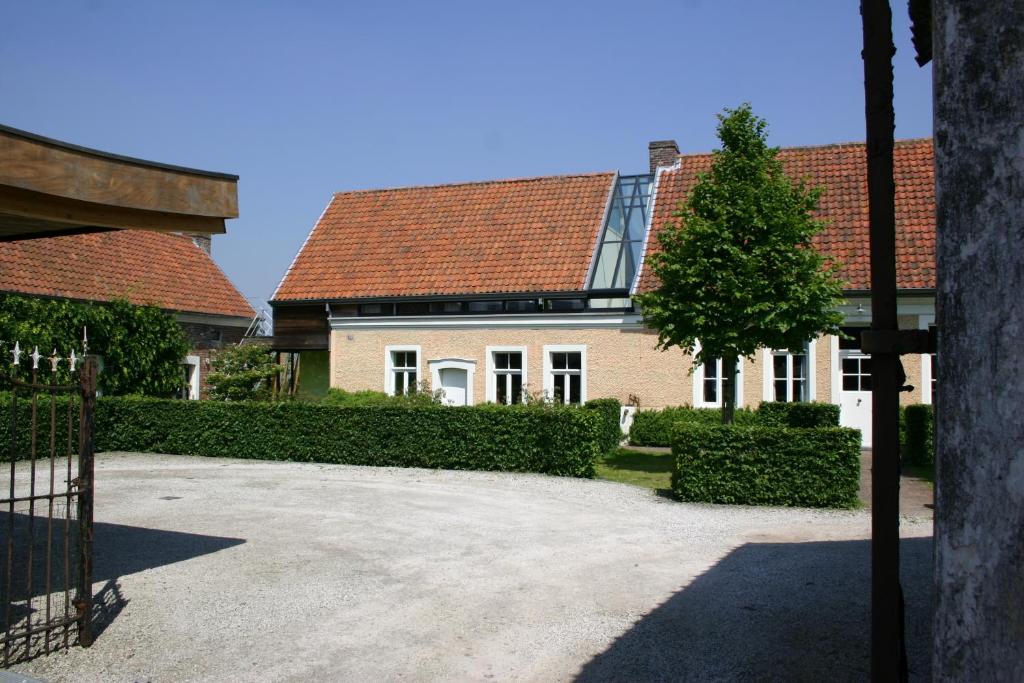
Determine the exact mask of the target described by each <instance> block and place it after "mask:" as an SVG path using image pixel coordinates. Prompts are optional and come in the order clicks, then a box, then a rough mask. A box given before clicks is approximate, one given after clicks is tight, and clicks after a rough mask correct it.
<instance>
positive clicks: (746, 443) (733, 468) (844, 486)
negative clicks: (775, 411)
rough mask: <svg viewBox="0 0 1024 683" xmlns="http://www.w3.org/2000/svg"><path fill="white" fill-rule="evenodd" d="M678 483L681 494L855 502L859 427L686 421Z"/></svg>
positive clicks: (704, 498)
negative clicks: (783, 425)
mask: <svg viewBox="0 0 1024 683" xmlns="http://www.w3.org/2000/svg"><path fill="white" fill-rule="evenodd" d="M672 456H673V458H674V460H675V467H674V470H673V472H672V490H673V492H675V494H676V496H678V497H679V499H680V500H685V501H693V502H702V503H733V504H742V505H787V506H804V507H837V508H846V507H853V506H855V505H856V504H857V492H858V488H859V483H860V432H859V431H857V430H856V429H847V428H845V427H828V428H823V427H818V428H814V429H795V428H790V427H770V426H725V425H718V426H709V425H696V424H685V423H684V424H679V425H677V426H676V428H675V431H674V435H673V441H672Z"/></svg>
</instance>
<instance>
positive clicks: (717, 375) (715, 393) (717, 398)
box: [697, 358, 740, 407]
mask: <svg viewBox="0 0 1024 683" xmlns="http://www.w3.org/2000/svg"><path fill="white" fill-rule="evenodd" d="M698 372H699V375H698V379H699V381H700V387H699V388H700V394H699V395H698V397H697V398H698V399H699V403H700V404H701V405H702V406H705V407H712V406H716V407H721V405H722V404H723V403H724V402H725V393H726V388H727V387H728V386H729V383H730V382H735V379H736V373H737V372H739V361H736V372H733V373H731V374H730V373H727V372H725V368H724V365H723V363H722V359H721V358H712V359H710V360H708V361H707V362H706V363H704V365H702V366H701V367H700V368H699V369H698ZM739 403H740V396H739V392H738V391H737V393H736V404H737V405H739Z"/></svg>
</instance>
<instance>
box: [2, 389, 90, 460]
mask: <svg viewBox="0 0 1024 683" xmlns="http://www.w3.org/2000/svg"><path fill="white" fill-rule="evenodd" d="M51 400H52V401H55V402H56V406H55V408H56V418H57V420H56V422H57V429H56V433H55V434H54V436H55V446H56V452H57V455H58V456H63V455H66V453H67V451H68V450H70V451H71V452H73V453H78V421H79V402H78V401H77V400H75V401H74V403H73V404H72V405H71V442H70V446H69V444H68V403H69V402H71V400H72V399H71V397H70V396H68V395H66V394H58V395H57V396H55V397H53V398H51V397H50V396H49V395H47V394H39V395H38V396H37V398H36V430H35V432H36V457H37V458H49V457H50V405H51V403H50V402H51ZM14 429H15V434H16V436H17V438H16V439H15V443H14V453H15V459H16V460H27V459H29V458H30V457H31V454H32V399H31V398H30V396H29V394H28V393H27V392H26V391H24V390H23V391H21V392H19V394H18V406H17V416H16V420H15V425H14ZM10 444H11V394H10V392H8V391H0V461H9V460H10V457H11V455H10V450H9V449H10Z"/></svg>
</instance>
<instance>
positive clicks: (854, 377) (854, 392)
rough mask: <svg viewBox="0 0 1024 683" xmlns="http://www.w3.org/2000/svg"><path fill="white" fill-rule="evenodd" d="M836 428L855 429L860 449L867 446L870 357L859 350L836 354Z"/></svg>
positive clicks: (869, 423)
mask: <svg viewBox="0 0 1024 683" xmlns="http://www.w3.org/2000/svg"><path fill="white" fill-rule="evenodd" d="M839 376H840V377H839V381H840V383H841V390H840V392H839V424H841V425H842V426H844V427H853V428H854V429H859V430H860V433H861V445H863V446H864V447H866V448H868V447H870V446H871V356H869V355H867V354H865V353H864V352H863V351H859V350H844V351H840V352H839Z"/></svg>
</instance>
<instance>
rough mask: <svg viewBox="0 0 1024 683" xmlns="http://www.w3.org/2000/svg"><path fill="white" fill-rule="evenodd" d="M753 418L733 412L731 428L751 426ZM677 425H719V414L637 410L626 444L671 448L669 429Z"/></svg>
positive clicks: (747, 413)
mask: <svg viewBox="0 0 1024 683" xmlns="http://www.w3.org/2000/svg"><path fill="white" fill-rule="evenodd" d="M756 419H757V416H756V414H755V413H754V412H753V411H751V410H749V409H745V408H740V409H739V410H737V411H736V415H735V417H734V420H735V422H734V424H738V425H746V424H753V423H754V422H755V421H756ZM677 422H682V423H685V424H706V425H714V424H722V411H721V410H719V409H717V408H690V407H688V406H682V407H678V408H663V409H662V410H641V411H637V414H636V415H635V416H634V417H633V426H632V427H631V428H630V430H629V442H630V443H631V444H633V445H634V446H671V445H672V427H673V425H675V424H676V423H677Z"/></svg>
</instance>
